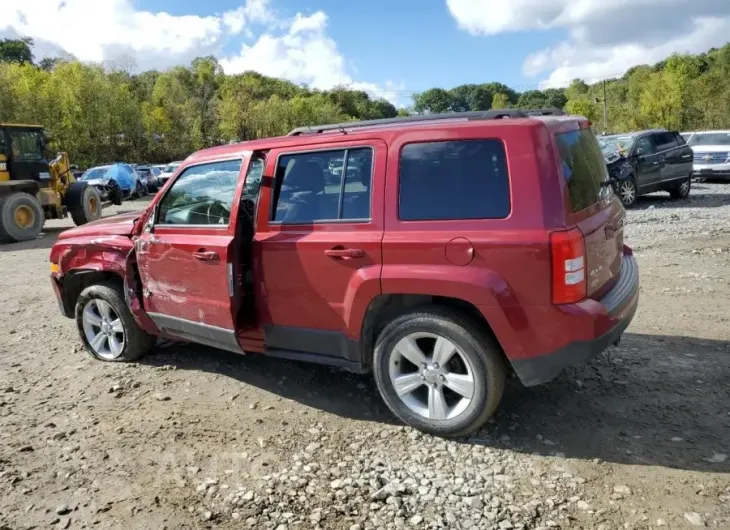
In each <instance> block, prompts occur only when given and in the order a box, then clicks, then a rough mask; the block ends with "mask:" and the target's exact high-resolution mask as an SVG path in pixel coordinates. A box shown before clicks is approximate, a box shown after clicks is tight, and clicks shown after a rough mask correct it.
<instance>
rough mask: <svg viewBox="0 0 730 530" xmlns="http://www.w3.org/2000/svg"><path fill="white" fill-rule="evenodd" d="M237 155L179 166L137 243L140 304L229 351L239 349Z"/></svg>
mask: <svg viewBox="0 0 730 530" xmlns="http://www.w3.org/2000/svg"><path fill="white" fill-rule="evenodd" d="M241 162H242V161H241V160H240V159H238V160H227V161H221V162H210V163H205V164H197V165H193V166H190V167H187V168H185V169H184V170H183V171H182V172H181V173H180V174H179V175H178V176H177V177H176V179H175V182H173V184H172V185H171V186H170V187H169V188H168V190H167V191H166V193H165V196H164V197H162V198H161V199H160V200H159V201H158V203H157V204H156V206H155V215H154V218H153V219H152V220H151V222H150V223H149V224H148V226H147V227H146V228H145V230H144V231H143V233H142V234H141V235H140V236H139V237H138V238H137V240H136V242H135V250H136V255H137V265H138V269H139V275H140V280H141V282H142V299H143V304H144V308H145V311H146V312H147V314H148V316H149V317H150V319H151V320H152V321H153V322H154V323H155V325H157V327H158V328H159V329H160V330H161V331H163V332H164V333H167V334H168V335H172V336H175V337H178V338H181V339H184V340H189V341H194V342H199V343H202V344H207V345H209V346H213V347H217V348H223V349H227V350H232V351H240V347H239V345H238V341H237V339H236V336H235V321H236V320H235V313H236V307H237V305H236V294H237V293H236V289H235V284H234V281H233V276H234V275H233V269H234V266H235V265H236V263H237V261H236V258H237V256H236V247H235V244H234V238H235V221H234V219H235V216H236V215H237V210H238V201H237V200H234V197H238V196H240V189H239V188H240V184H242V183H239V180H240V179H239V174H240V169H241V166H242V163H241Z"/></svg>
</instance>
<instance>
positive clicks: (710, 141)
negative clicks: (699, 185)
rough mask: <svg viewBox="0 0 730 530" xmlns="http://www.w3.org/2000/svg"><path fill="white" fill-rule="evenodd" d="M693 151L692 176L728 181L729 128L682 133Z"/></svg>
mask: <svg viewBox="0 0 730 530" xmlns="http://www.w3.org/2000/svg"><path fill="white" fill-rule="evenodd" d="M685 134H687V135H688V137H687V138H685V140H686V142H687V145H689V146H690V147H691V148H692V151H693V152H694V164H693V165H692V176H693V177H698V178H700V179H707V178H710V179H723V180H728V181H730V130H727V131H696V132H692V133H682V136H684V135H685Z"/></svg>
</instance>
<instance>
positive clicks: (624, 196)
mask: <svg viewBox="0 0 730 530" xmlns="http://www.w3.org/2000/svg"><path fill="white" fill-rule="evenodd" d="M616 195H618V198H619V199H620V200H621V204H623V205H624V207H626V208H629V207H630V206H633V205H634V204H635V203H636V198H637V197H638V194H637V191H636V184H635V183H634V179H633V178H627V179H626V180H620V181H619V183H618V185H617V186H616Z"/></svg>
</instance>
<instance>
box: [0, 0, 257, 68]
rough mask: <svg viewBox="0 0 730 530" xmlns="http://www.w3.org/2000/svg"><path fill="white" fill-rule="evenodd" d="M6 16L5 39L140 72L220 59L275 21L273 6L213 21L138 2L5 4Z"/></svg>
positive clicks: (250, 5) (18, 0) (251, 1)
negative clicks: (122, 61) (233, 42)
mask: <svg viewBox="0 0 730 530" xmlns="http://www.w3.org/2000/svg"><path fill="white" fill-rule="evenodd" d="M2 12H3V15H2V17H0V33H5V34H19V35H23V36H28V37H33V38H34V39H37V40H38V41H40V42H42V43H44V44H45V45H46V46H48V45H50V46H55V47H57V48H60V49H63V50H65V51H66V52H68V53H71V54H73V55H74V56H76V57H78V58H79V59H80V60H82V61H95V62H101V61H105V60H109V59H114V58H116V57H119V56H127V57H132V58H134V59H135V60H136V61H137V62H138V65H139V66H140V67H166V66H170V65H173V64H179V63H184V62H187V61H189V60H190V59H192V58H193V57H195V56H198V55H205V54H210V53H215V52H217V51H218V50H219V49H220V47H221V46H222V44H223V42H224V38H225V37H227V36H230V35H233V34H237V33H240V32H241V31H242V30H243V29H244V27H245V26H246V25H247V24H249V23H256V22H263V21H266V20H267V19H268V17H270V16H271V14H270V12H269V10H268V0H247V1H246V3H245V4H243V5H242V6H241V7H239V8H238V9H236V10H234V11H229V12H226V13H222V14H220V15H212V16H197V15H183V16H175V15H170V14H168V13H165V12H156V13H153V12H150V11H139V10H136V9H135V7H134V3H133V1H132V0H101V1H100V0H3V9H2ZM59 28H60V29H59Z"/></svg>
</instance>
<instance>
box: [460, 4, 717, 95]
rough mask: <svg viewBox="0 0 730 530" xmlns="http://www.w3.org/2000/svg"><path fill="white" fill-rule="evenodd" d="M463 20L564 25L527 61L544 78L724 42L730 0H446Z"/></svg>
mask: <svg viewBox="0 0 730 530" xmlns="http://www.w3.org/2000/svg"><path fill="white" fill-rule="evenodd" d="M446 4H447V6H448V9H449V11H450V13H451V15H452V16H453V17H454V19H455V20H456V22H457V24H458V25H459V27H460V28H462V29H464V30H466V31H468V32H470V33H472V34H474V35H495V34H498V33H504V32H514V31H528V30H544V29H562V30H564V31H566V33H567V39H565V40H564V41H562V42H560V43H559V44H557V45H555V46H551V47H549V48H547V49H544V50H541V51H536V52H535V53H533V54H531V55H529V56H528V57H527V58H526V59H525V61H524V64H523V71H524V73H525V75H528V76H538V75H542V76H543V77H545V79H544V80H543V82H542V83H541V85H542V86H544V87H545V86H564V85H567V84H568V83H570V81H571V80H572V79H574V78H576V77H580V78H583V79H587V80H599V79H603V78H607V77H615V76H620V75H622V74H623V73H624V72H625V71H626V70H628V69H629V68H631V67H632V66H635V65H637V64H650V63H653V62H657V61H660V60H662V59H665V58H666V57H668V56H669V55H671V54H672V53H698V52H703V51H707V49H709V48H711V47H713V46H721V45H723V44H725V42H726V41H727V40H728V37H727V36H728V35H729V34H730V1H729V0H612V1H607V0H511V1H510V2H494V1H490V0H446Z"/></svg>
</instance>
